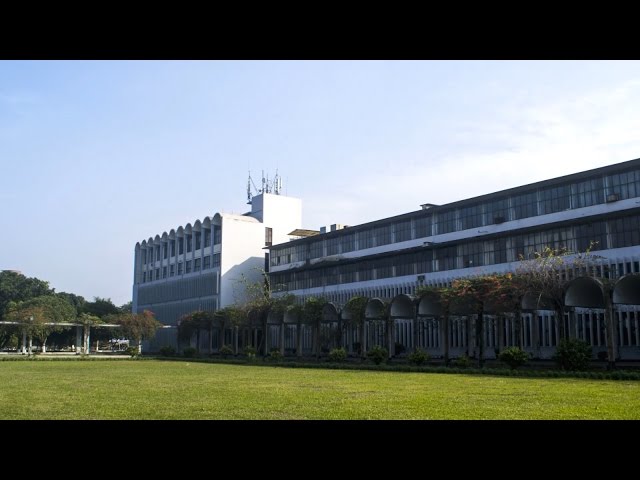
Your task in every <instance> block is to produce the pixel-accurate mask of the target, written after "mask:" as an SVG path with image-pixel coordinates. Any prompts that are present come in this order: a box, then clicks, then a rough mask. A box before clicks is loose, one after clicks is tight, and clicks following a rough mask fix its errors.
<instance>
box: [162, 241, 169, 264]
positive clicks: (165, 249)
mask: <svg viewBox="0 0 640 480" xmlns="http://www.w3.org/2000/svg"><path fill="white" fill-rule="evenodd" d="M168 247H169V244H168V243H166V242H165V243H163V244H162V258H164V259H165V260H166V259H167V257H168V256H169V248H168Z"/></svg>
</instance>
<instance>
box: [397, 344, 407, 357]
mask: <svg viewBox="0 0 640 480" xmlns="http://www.w3.org/2000/svg"><path fill="white" fill-rule="evenodd" d="M395 349H396V355H402V354H403V353H404V351H405V350H406V349H405V347H404V345H403V344H401V343H398V342H396V344H395Z"/></svg>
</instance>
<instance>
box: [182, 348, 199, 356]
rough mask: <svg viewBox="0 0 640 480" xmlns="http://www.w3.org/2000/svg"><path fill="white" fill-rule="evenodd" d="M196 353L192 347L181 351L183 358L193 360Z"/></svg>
mask: <svg viewBox="0 0 640 480" xmlns="http://www.w3.org/2000/svg"><path fill="white" fill-rule="evenodd" d="M197 353H198V350H196V349H195V348H193V347H187V348H185V349H183V350H182V355H183V356H184V357H185V358H194V357H195V356H196V354H197Z"/></svg>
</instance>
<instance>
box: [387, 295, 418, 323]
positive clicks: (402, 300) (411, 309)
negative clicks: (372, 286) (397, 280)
mask: <svg viewBox="0 0 640 480" xmlns="http://www.w3.org/2000/svg"><path fill="white" fill-rule="evenodd" d="M415 300H416V298H415V297H414V296H413V295H407V294H404V293H401V294H399V295H396V296H395V297H393V300H391V307H390V310H389V311H390V316H391V318H413V317H414V315H415V313H416V302H415Z"/></svg>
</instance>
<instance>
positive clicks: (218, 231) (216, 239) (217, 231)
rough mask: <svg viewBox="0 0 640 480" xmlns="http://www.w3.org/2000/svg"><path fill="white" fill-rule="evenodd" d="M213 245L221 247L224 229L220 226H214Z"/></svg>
mask: <svg viewBox="0 0 640 480" xmlns="http://www.w3.org/2000/svg"><path fill="white" fill-rule="evenodd" d="M211 228H213V244H214V245H220V243H221V242H222V228H221V227H220V226H219V225H213V226H212V227H211Z"/></svg>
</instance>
